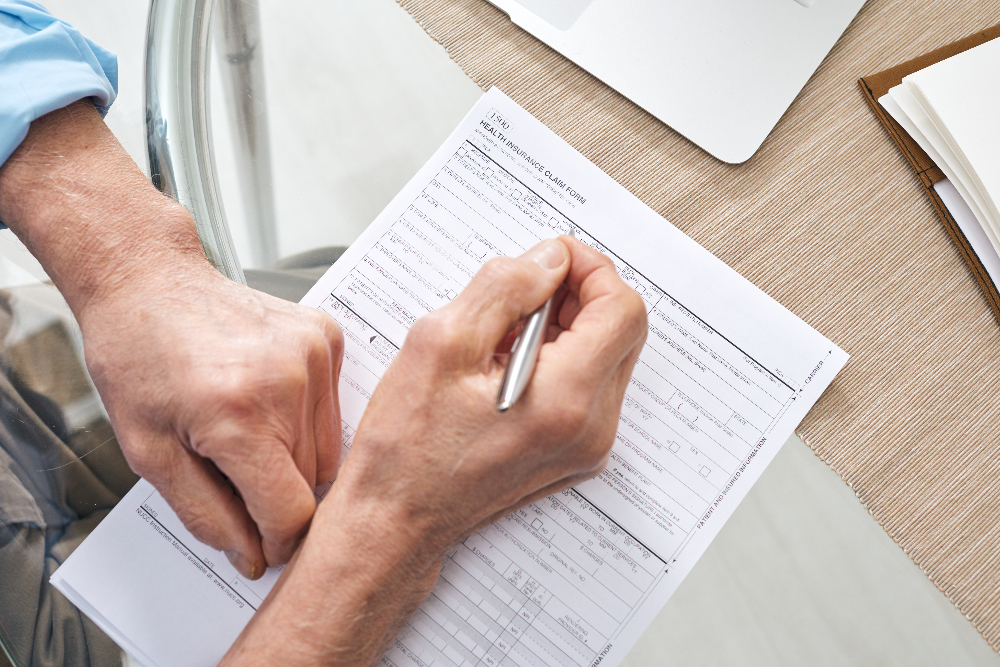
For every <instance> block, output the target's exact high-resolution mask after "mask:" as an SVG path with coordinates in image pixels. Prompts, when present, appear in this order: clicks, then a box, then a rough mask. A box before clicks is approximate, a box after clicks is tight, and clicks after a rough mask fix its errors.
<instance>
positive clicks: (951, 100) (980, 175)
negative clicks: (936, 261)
mask: <svg viewBox="0 0 1000 667" xmlns="http://www.w3.org/2000/svg"><path fill="white" fill-rule="evenodd" d="M903 85H905V86H906V87H907V88H908V89H909V90H910V91H911V92H912V93H913V96H914V98H915V99H916V100H917V102H918V103H919V104H920V106H921V108H922V109H923V111H924V113H925V114H926V115H927V117H928V119H929V120H930V122H931V123H932V124H933V125H934V128H935V129H936V130H937V134H938V136H939V137H940V138H941V140H942V141H943V143H944V146H942V147H940V151H941V152H942V153H945V152H947V153H948V155H949V156H950V159H953V160H954V163H953V164H952V167H953V169H954V170H955V171H956V172H958V173H959V174H961V175H962V176H963V178H965V179H967V180H966V181H965V185H966V188H967V189H968V190H969V191H970V192H971V193H972V194H973V195H974V196H976V195H978V196H977V199H976V201H977V203H979V206H980V208H981V209H982V211H983V213H984V214H985V215H986V217H987V219H989V220H990V223H991V224H992V225H993V228H994V230H996V231H997V234H998V236H1000V210H998V209H997V205H998V202H1000V39H993V40H991V41H989V42H986V43H985V44H980V45H979V46H977V47H975V48H972V49H969V50H968V51H963V52H962V53H959V54H956V55H954V56H952V57H951V58H947V59H945V60H942V61H941V62H938V63H935V64H933V65H931V66H929V67H925V68H924V69H922V70H920V71H918V72H914V73H913V74H911V75H909V76H907V77H905V78H904V79H903ZM945 147H946V148H947V150H945Z"/></svg>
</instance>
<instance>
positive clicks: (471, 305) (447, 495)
mask: <svg viewBox="0 0 1000 667" xmlns="http://www.w3.org/2000/svg"><path fill="white" fill-rule="evenodd" d="M561 285H562V286H563V287H560V286H561ZM557 289H560V294H559V299H558V300H557V303H556V304H555V305H556V308H555V312H556V315H555V317H554V318H553V322H552V324H551V325H550V327H549V332H548V334H549V335H548V340H547V342H546V343H545V344H544V345H542V348H541V352H540V355H539V359H538V365H537V366H536V368H535V373H534V377H533V378H532V380H531V383H530V384H529V386H528V389H527V391H526V392H525V393H524V395H523V396H522V397H521V399H520V401H519V402H518V403H516V404H515V405H514V407H512V408H511V409H510V410H508V411H507V412H504V413H499V412H497V410H496V407H495V405H496V404H495V402H496V395H497V390H498V387H499V384H500V380H501V377H502V374H503V368H504V363H503V360H502V357H501V356H499V355H497V354H496V352H497V350H498V348H500V347H501V346H503V345H504V344H505V343H509V341H510V338H511V335H510V334H511V331H512V329H513V328H514V327H515V325H516V324H517V323H518V322H519V321H520V320H522V319H523V318H525V317H526V316H527V315H528V314H529V313H531V312H532V311H533V310H535V309H536V308H538V307H539V306H540V305H541V304H542V303H544V302H545V300H546V299H547V298H549V296H551V295H552V294H553V293H555V292H556V290H557ZM645 337H646V309H645V305H644V303H643V301H642V300H641V299H640V297H639V296H638V295H637V294H636V293H635V292H634V291H633V290H632V289H631V288H629V287H628V286H627V285H626V284H625V283H624V282H623V281H622V280H621V278H619V276H618V274H617V273H616V271H615V268H614V266H613V264H612V263H611V261H610V260H608V259H607V258H606V257H604V256H603V255H601V254H600V253H598V252H596V251H594V250H592V249H590V248H588V247H586V246H585V245H583V244H582V243H580V242H578V241H576V240H574V239H571V238H568V237H562V238H560V239H558V240H552V241H546V242H544V243H542V244H539V245H538V246H536V247H535V248H533V249H532V250H531V251H529V252H528V253H527V254H526V255H524V256H522V257H521V258H518V259H499V260H493V261H492V262H490V263H488V264H487V265H486V266H484V267H483V269H482V270H481V271H480V272H479V273H478V274H477V275H476V277H475V278H473V280H472V282H471V283H470V284H469V286H468V287H467V288H466V289H465V290H464V291H463V292H462V294H460V295H459V296H458V297H457V298H456V299H455V300H454V301H453V302H452V303H450V304H448V305H447V306H445V307H444V308H441V309H440V310H438V311H435V312H434V313H432V314H430V315H428V316H426V317H424V318H422V319H421V320H419V321H418V322H417V323H416V324H415V325H414V326H413V328H412V329H411V330H410V332H409V334H408V336H407V338H406V342H405V344H404V345H403V348H402V349H401V350H400V352H399V353H398V354H397V356H396V358H395V360H394V361H393V363H392V365H391V366H390V367H389V370H388V371H387V372H386V374H385V376H384V377H383V378H382V380H381V382H380V383H379V385H378V387H377V388H376V390H375V392H374V395H373V397H372V400H371V402H370V403H369V405H368V408H367V410H366V412H365V415H364V418H363V419H362V422H361V424H360V426H359V428H358V431H357V434H356V435H355V437H354V441H353V445H352V448H351V453H350V454H349V455H348V457H347V459H346V460H345V462H344V465H343V467H342V469H341V471H340V473H339V475H338V478H337V481H336V482H335V483H334V485H333V488H332V489H331V492H330V494H329V495H328V496H327V498H326V499H325V500H324V501H323V503H321V504H320V506H319V508H318V509H317V513H316V517H315V518H314V520H313V525H312V528H311V529H310V532H309V535H308V536H307V538H306V540H305V542H304V543H303V546H302V548H301V549H300V550H299V552H298V553H297V554H296V556H295V558H294V559H293V561H292V564H291V566H290V567H289V568H288V569H287V570H286V572H285V574H284V576H283V577H282V578H281V580H279V583H278V585H277V587H276V588H275V589H274V590H273V591H272V594H271V595H270V596H269V598H268V600H267V601H266V602H265V603H264V605H263V606H262V607H261V608H260V609H259V610H258V612H257V614H256V615H255V616H254V618H253V619H252V621H251V623H250V625H248V626H247V628H246V630H244V632H243V634H242V635H241V637H240V639H239V640H238V641H237V643H236V644H235V645H234V647H233V648H232V649H231V651H230V653H229V656H228V657H229V659H230V660H232V661H233V662H239V663H243V662H246V663H254V662H257V663H261V664H278V663H280V664H297V665H298V664H310V665H311V664H338V665H365V664H374V663H375V662H376V661H377V660H378V657H379V655H380V654H381V651H382V650H384V648H385V646H386V645H387V643H388V642H389V641H391V639H392V637H393V636H394V634H395V633H396V631H397V630H398V628H399V626H400V625H401V624H402V623H403V622H404V621H405V619H406V618H407V617H408V616H409V614H411V613H412V611H413V610H414V609H415V608H416V606H417V605H418V604H419V603H420V601H421V600H422V599H423V598H424V597H426V595H427V594H428V593H429V591H430V589H431V588H432V587H433V585H434V582H435V581H436V579H437V573H438V567H439V564H440V561H441V558H442V557H443V554H444V553H445V551H446V550H447V549H448V548H449V547H450V546H452V545H453V544H455V543H456V542H458V541H460V540H462V539H463V538H464V537H465V536H467V535H468V534H470V533H471V532H473V531H474V530H476V529H477V528H479V527H481V526H483V525H486V524H488V523H490V522H492V521H495V520H496V519H498V518H500V517H501V516H503V515H505V514H507V513H509V512H511V511H513V510H515V509H517V508H518V507H521V506H523V505H526V504H528V503H530V502H532V501H534V500H536V499H538V498H541V497H544V496H546V495H549V494H551V493H554V492H556V491H558V490H561V489H563V488H566V487H567V486H570V485H572V484H575V483H577V482H579V481H581V480H583V479H586V478H589V477H592V476H594V475H595V474H597V473H599V472H600V471H601V470H602V469H603V468H604V466H605V465H606V463H607V458H608V452H609V450H610V448H611V445H612V443H613V441H614V436H615V432H616V430H617V427H618V416H619V413H620V410H621V404H622V400H623V397H624V393H625V389H626V387H627V385H628V381H629V377H630V376H631V374H632V369H633V367H634V365H635V362H636V359H637V358H638V355H639V352H640V351H641V349H642V346H643V343H644V341H645ZM275 636H279V637H281V638H282V641H281V642H273V641H271V638H273V637H275Z"/></svg>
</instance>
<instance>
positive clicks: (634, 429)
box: [53, 89, 847, 667]
mask: <svg viewBox="0 0 1000 667" xmlns="http://www.w3.org/2000/svg"><path fill="white" fill-rule="evenodd" d="M570 231H572V232H573V233H574V234H575V235H576V237H577V238H578V239H580V240H581V241H583V242H584V243H586V244H588V245H589V246H591V247H593V248H596V249H597V250H599V251H600V252H602V253H604V254H606V255H607V256H608V257H610V258H611V259H612V260H613V261H614V263H615V266H616V267H617V268H618V271H619V273H620V274H621V276H622V277H623V278H624V279H625V280H626V281H627V282H628V284H629V285H631V286H632V287H633V288H634V289H635V290H636V291H637V292H638V293H639V294H640V295H641V296H642V298H643V300H644V301H645V302H646V307H647V310H648V313H649V336H648V341H647V343H646V347H645V349H644V350H643V351H642V354H641V356H640V357H639V362H638V364H637V366H636V368H635V373H634V375H633V376H632V380H631V384H630V386H629V388H628V392H627V394H626V396H625V402H624V406H623V409H622V413H621V419H620V423H619V430H618V435H617V440H616V442H615V443H614V448H613V449H612V452H611V458H610V463H609V464H608V467H607V469H606V470H605V471H604V472H603V473H602V474H601V475H600V476H598V477H597V478H595V479H593V480H590V481H588V482H585V483H583V484H581V485H579V486H577V487H575V488H573V489H569V490H567V491H564V492H562V493H558V494H556V495H553V496H551V497H549V498H546V499H545V500H543V501H540V502H537V503H535V504H533V505H531V506H528V507H526V508H524V509H522V510H519V511H517V512H515V513H513V514H511V515H509V516H507V517H505V518H504V519H502V520H500V521H498V522H497V523H496V524H494V525H492V526H490V527H489V528H486V529H484V530H481V531H480V532H478V533H476V534H474V535H472V536H470V537H469V538H468V539H466V540H465V541H464V542H463V543H462V544H460V545H458V546H457V547H455V548H453V549H452V550H451V551H450V552H449V553H448V557H447V558H446V559H445V564H444V568H443V570H442V573H441V577H440V580H439V582H438V584H437V587H436V588H435V589H434V592H433V593H432V594H431V595H430V597H429V598H428V599H427V600H426V601H425V602H424V604H423V605H422V606H421V607H420V609H419V610H418V611H417V612H416V614H414V616H413V617H412V618H411V619H410V620H409V622H408V623H407V625H406V626H405V627H404V628H403V630H402V631H401V632H400V633H399V635H398V637H397V638H396V640H395V642H394V643H393V645H392V647H391V648H390V649H389V651H388V652H387V653H386V654H385V656H384V657H383V659H382V664H383V665H385V666H386V667H497V666H500V667H596V666H597V665H603V666H604V667H614V666H615V665H617V664H618V663H619V662H620V661H621V660H622V658H623V657H624V656H625V654H626V653H627V652H628V650H629V649H630V648H631V646H632V645H633V644H634V643H635V641H636V640H637V639H638V638H639V636H640V634H641V633H642V632H643V630H644V629H645V628H646V627H647V626H648V625H649V623H650V622H651V621H652V619H653V618H654V616H655V615H656V614H657V613H658V612H659V611H660V609H661V608H662V607H663V605H664V604H665V603H666V601H667V599H668V598H669V597H670V595H671V594H672V593H673V591H674V590H675V589H676V588H677V586H678V584H679V583H680V582H681V580H682V579H683V578H684V576H685V575H686V574H687V573H688V572H689V571H690V570H691V568H692V566H693V565H694V564H695V562H696V561H697V560H698V558H699V556H701V554H702V553H703V552H704V550H705V548H706V547H707V546H708V544H709V542H710V541H711V540H712V538H713V537H714V536H715V535H716V534H717V533H718V531H719V529H720V528H721V527H722V525H723V523H724V522H725V521H726V519H727V518H728V517H729V516H730V515H731V514H732V512H733V510H734V509H735V508H736V506H737V504H738V503H739V502H740V500H741V499H742V498H743V497H744V496H745V495H746V493H747V491H748V490H749V489H750V487H751V485H752V484H753V482H754V481H755V480H756V479H757V478H758V477H759V476H760V474H761V472H762V471H763V470H764V468H765V466H766V465H767V464H768V462H769V461H770V460H771V459H772V458H773V457H774V455H775V453H776V452H777V451H778V449H779V448H780V447H781V445H782V444H783V443H784V442H785V440H786V439H787V438H788V437H789V436H790V435H791V433H792V430H793V429H794V427H795V426H796V425H797V424H798V423H799V421H800V420H801V419H802V418H803V417H804V416H805V414H806V412H807V410H808V409H809V408H810V407H811V406H812V405H813V403H814V402H815V401H816V399H817V398H819V396H820V394H821V393H822V392H823V390H824V389H825V388H826V387H827V385H828V384H829V383H830V381H831V380H832V379H833V378H834V376H835V375H836V374H837V372H838V371H839V370H840V369H841V367H842V366H843V365H844V363H845V362H846V360H847V355H846V354H845V353H844V352H843V351H841V350H840V349H839V348H837V347H836V346H835V345H833V344H832V343H831V342H830V341H828V340H827V339H826V338H824V337H823V336H822V335H820V334H819V333H817V332H816V331H815V330H813V329H812V328H810V327H809V326H808V325H806V324H805V323H804V322H802V321H801V320H800V319H798V318H797V317H796V316H794V315H793V314H792V313H790V312H788V311H787V310H786V309H785V308H783V307H782V306H781V305H779V304H778V303H777V302H775V301H774V300H773V299H771V298H770V297H768V296H767V295H765V294H764V293H763V292H761V291H760V290H758V289H757V288H756V287H754V286H753V285H751V284H750V283H749V282H747V281H746V280H744V279H743V278H742V277H740V276H739V275H738V274H736V273H735V272H734V271H732V270H731V269H729V268H728V267H727V266H725V265H724V264H723V263H722V262H721V261H719V260H718V259H716V258H715V257H713V256H712V255H711V254H710V253H708V252H707V251H706V250H704V249H703V248H702V247H701V246H699V245H698V244H696V243H695V242H694V241H692V240H691V239H689V238H688V237H686V236H685V235H684V234H682V233H681V232H680V231H679V230H677V229H676V228H675V227H673V226H672V225H670V224H669V223H667V222H666V221H665V220H663V218H661V217H660V216H659V215H657V214H656V213H655V212H654V211H652V210H651V209H650V208H648V207H647V206H646V205H644V204H642V203H641V202H640V201H639V200H638V199H636V198H635V197H634V196H632V195H631V194H629V193H628V192H627V191H626V190H625V189H624V188H622V187H621V186H620V185H618V184H617V183H615V182H614V181H613V180H612V179H611V178H610V177H608V176H607V175H606V174H604V173H603V172H602V171H600V170H599V169H598V168H597V167H596V166H595V165H593V164H592V163H590V162H589V161H588V160H587V159H585V158H584V157H583V156H582V155H580V154H579V153H577V152H576V151H575V150H574V149H572V148H571V147H570V146H569V145H568V144H566V143H565V142H564V141H562V140H561V139H559V138H558V137H557V136H556V135H555V134H553V133H552V132H551V131H550V130H548V129H547V128H545V127H544V126H543V125H542V124H541V123H540V122H539V121H537V120H536V119H535V118H533V117H532V116H531V115H530V114H528V113H527V112H526V111H524V110H523V109H521V108H520V107H519V106H518V105H516V104H515V103H514V102H512V101H511V100H510V99H508V98H507V97H506V96H504V95H503V94H502V93H500V92H499V91H497V90H496V89H493V90H491V91H490V92H489V93H487V94H486V95H485V96H484V97H483V98H482V99H481V101H480V102H479V103H478V104H477V105H476V106H475V108H473V110H472V111H471V112H470V113H469V115H468V116H467V117H466V118H465V120H464V121H463V122H462V124H461V125H460V126H459V127H458V129H457V130H456V131H455V132H454V133H453V134H452V136H451V137H450V138H449V139H448V140H447V141H446V142H445V144H444V145H443V146H442V147H441V148H440V150H438V152H437V153H436V154H435V155H434V157H433V158H432V159H431V160H430V161H429V162H428V163H427V164H426V165H425V166H424V167H423V168H422V169H421V171H420V172H419V173H418V174H417V175H416V176H415V177H414V178H413V180H412V181H410V183H409V184H408V185H407V186H406V187H405V188H404V189H403V191H402V192H400V194H399V195H398V196H397V197H396V198H395V199H394V200H393V201H392V203H391V204H390V205H389V206H388V208H386V210H385V211H384V212H383V213H382V214H381V215H380V216H379V217H378V219H377V220H376V221H375V222H374V223H373V224H372V225H371V227H370V228H369V229H368V230H367V231H366V232H365V233H364V234H363V235H362V236H361V238H360V239H359V240H358V241H357V242H356V243H355V244H354V245H352V246H351V248H350V249H349V250H348V251H347V253H345V255H344V256H343V258H341V259H340V260H339V261H338V262H337V264H336V265H335V266H334V267H333V268H331V269H330V271H329V272H328V273H327V274H326V275H325V276H324V277H323V278H322V279H321V280H320V281H319V282H318V283H317V284H316V286H315V287H314V288H313V289H312V290H311V291H310V292H309V294H308V295H307V296H306V297H305V299H304V300H303V303H305V304H308V305H311V306H314V307H317V308H320V309H322V310H323V311H325V312H327V313H329V314H330V315H332V316H333V317H334V318H336V320H337V321H338V322H339V323H340V326H341V327H342V329H343V331H344V336H345V341H346V350H345V358H344V364H343V370H342V371H341V377H340V400H341V407H342V416H343V422H344V423H343V434H344V447H345V451H348V450H349V449H350V446H351V439H352V436H353V434H354V432H355V429H356V427H357V425H358V423H359V422H360V420H361V415H362V413H363V412H364V409H365V406H366V404H367V402H368V400H369V399H370V397H371V395H372V392H373V391H374V390H375V386H376V385H377V384H378V381H379V378H380V377H381V376H382V374H383V373H384V372H385V370H386V368H387V367H388V366H389V364H390V363H392V360H393V357H394V356H395V355H396V353H397V352H398V351H399V349H400V347H401V346H402V345H403V342H404V341H405V339H406V333H407V331H408V329H409V328H410V326H411V325H412V324H413V323H414V322H415V321H416V320H417V319H418V318H419V317H421V316H422V315H424V314H426V313H428V312H430V311H432V310H434V309H435V308H438V307H439V306H441V305H443V304H445V303H447V302H448V301H449V300H450V299H452V298H454V297H455V296H456V295H457V294H458V293H459V292H460V291H461V290H462V288H463V287H464V286H465V285H466V284H467V283H468V282H469V280H471V278H472V276H473V275H474V274H475V273H476V271H477V270H478V269H479V267H480V266H482V264H483V263H484V262H486V261H487V260H489V259H490V258H493V257H498V256H503V255H519V254H521V253H523V252H524V251H526V250H527V249H528V248H530V247H531V246H533V245H535V244H536V243H538V242H539V241H540V240H542V239H545V238H550V237H554V236H556V235H559V234H566V233H569V232H570ZM318 493H322V490H318ZM277 576H278V572H277V571H272V572H268V574H267V575H266V576H265V578H264V579H262V580H260V581H256V582H250V581H246V580H244V579H242V578H241V577H240V576H239V575H238V574H237V573H236V571H235V570H234V569H233V568H232V567H230V566H229V563H228V561H227V560H226V558H225V557H224V556H222V555H221V554H219V553H218V552H213V551H212V550H211V549H209V548H208V547H205V546H203V545H201V544H199V543H198V542H197V541H196V540H195V539H194V538H192V537H191V535H190V534H189V533H187V531H186V530H184V528H183V526H182V525H181V524H180V522H179V521H178V520H177V518H176V517H175V516H174V514H173V512H172V511H171V510H170V508H169V507H168V506H167V505H166V503H165V502H164V501H163V500H162V499H161V498H160V496H159V495H158V494H157V493H156V492H155V490H153V488H152V487H151V486H150V485H149V484H147V483H145V482H140V484H139V485H138V486H137V487H136V489H134V490H133V491H132V492H130V493H129V494H128V496H127V497H126V498H125V500H123V501H122V503H121V504H120V505H119V506H118V507H117V508H115V510H114V511H113V512H112V514H111V515H110V516H109V518H107V519H106V520H105V521H104V523H102V524H101V525H100V526H99V527H98V528H97V529H96V531H95V532H94V534H93V535H92V536H91V537H90V538H88V540H87V541H86V542H85V543H84V544H83V546H81V547H80V549H79V550H78V551H77V552H76V553H75V554H74V555H73V556H72V557H71V558H70V559H69V560H68V561H67V563H66V564H65V565H64V566H63V567H62V568H61V569H59V570H58V571H57V573H56V575H55V577H54V578H53V580H54V582H56V583H57V585H58V586H59V587H60V588H61V589H62V590H63V591H64V592H66V593H67V595H68V596H69V597H70V598H71V599H73V600H74V601H75V602H77V604H79V605H80V606H81V607H82V608H83V609H84V610H85V611H86V612H87V613H88V614H90V615H91V616H92V617H93V618H94V619H95V620H97V621H98V623H99V624H100V625H102V627H104V629H105V630H107V631H108V632H109V633H110V634H111V635H112V636H113V637H114V638H116V639H117V640H118V641H120V642H121V643H122V645H123V646H124V647H125V648H126V649H127V650H129V651H131V652H133V653H134V654H135V655H136V657H138V658H139V659H140V660H143V661H144V662H146V664H147V665H148V666H149V667H152V666H153V665H159V666H161V667H169V666H172V665H182V664H183V665H193V664H204V665H208V664H212V663H214V661H216V660H218V659H219V658H220V657H221V656H222V654H223V653H224V652H225V651H226V650H227V648H228V647H229V646H230V644H231V643H232V642H233V641H234V640H235V638H236V636H237V635H238V634H239V632H240V630H241V629H242V627H243V626H244V625H245V624H246V622H247V621H248V620H249V618H250V617H251V615H252V614H253V612H254V610H255V609H256V607H257V606H258V605H259V604H260V603H261V601H262V600H263V598H264V596H265V595H266V594H267V592H268V590H270V586H271V585H273V582H274V581H275V579H276V578H277Z"/></svg>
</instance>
